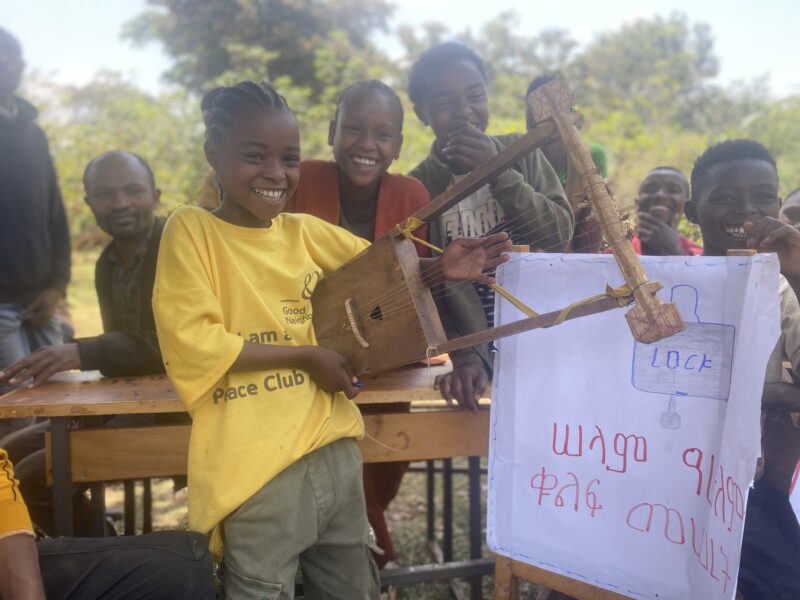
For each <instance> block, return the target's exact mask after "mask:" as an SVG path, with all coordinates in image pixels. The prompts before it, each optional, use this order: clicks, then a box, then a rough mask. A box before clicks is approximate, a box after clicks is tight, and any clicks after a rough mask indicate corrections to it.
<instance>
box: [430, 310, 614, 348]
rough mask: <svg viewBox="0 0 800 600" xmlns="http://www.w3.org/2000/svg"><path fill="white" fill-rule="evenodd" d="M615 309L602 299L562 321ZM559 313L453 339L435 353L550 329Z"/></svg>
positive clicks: (572, 311)
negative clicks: (534, 330) (535, 330)
mask: <svg viewBox="0 0 800 600" xmlns="http://www.w3.org/2000/svg"><path fill="white" fill-rule="evenodd" d="M615 308H620V306H619V302H618V300H617V299H616V298H611V297H603V298H600V299H598V300H592V301H591V302H587V303H586V304H581V305H578V306H576V307H575V308H573V309H572V310H571V311H570V312H569V313H568V314H567V316H566V317H565V318H564V320H565V321H569V320H571V319H577V318H578V317H585V316H589V315H594V314H597V313H600V312H605V311H608V310H613V309H615ZM561 312H562V311H561V310H554V311H553V312H549V313H545V314H543V315H539V316H536V317H526V318H524V319H520V320H519V321H514V322H512V323H506V324H505V325H498V326H497V327H490V328H488V329H482V330H481V331H477V332H475V333H471V334H469V335H465V336H463V337H460V338H455V339H453V340H450V341H448V342H445V343H444V344H440V345H439V346H437V347H436V351H437V352H453V351H454V350H459V349H461V348H469V347H471V346H475V345H476V344H485V343H486V342H491V341H494V340H498V339H500V338H504V337H507V336H509V335H516V334H518V333H522V332H524V331H531V330H533V329H543V328H545V327H552V326H553V325H554V324H555V322H556V321H557V320H558V318H559V317H560V316H561Z"/></svg>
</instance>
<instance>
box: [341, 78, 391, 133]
mask: <svg viewBox="0 0 800 600" xmlns="http://www.w3.org/2000/svg"><path fill="white" fill-rule="evenodd" d="M367 90H369V91H373V92H378V93H379V94H383V96H384V97H385V98H386V99H387V100H388V101H389V102H390V103H391V104H393V105H394V109H395V110H396V111H397V114H398V115H400V120H399V122H398V126H399V127H400V130H401V131H402V130H403V117H404V114H405V113H404V111H403V102H402V101H401V100H400V96H398V95H397V93H396V92H395V91H394V90H393V89H392V88H390V87H389V86H388V85H386V84H385V83H383V82H382V81H378V80H377V79H368V80H365V81H358V82H356V83H354V84H353V85H351V86H348V87H346V88H345V89H344V90H342V92H341V93H340V94H339V98H338V99H337V100H336V113H335V114H334V116H333V120H334V121H338V120H339V112H340V111H341V110H342V106H344V105H345V103H346V102H347V101H348V100H350V98H352V97H353V96H355V95H357V94H359V93H361V92H363V91H367Z"/></svg>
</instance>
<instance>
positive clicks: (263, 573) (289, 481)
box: [222, 453, 317, 600]
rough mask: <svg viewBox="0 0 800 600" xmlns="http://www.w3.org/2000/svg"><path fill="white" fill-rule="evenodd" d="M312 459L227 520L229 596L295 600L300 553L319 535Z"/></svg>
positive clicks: (272, 483)
mask: <svg viewBox="0 0 800 600" xmlns="http://www.w3.org/2000/svg"><path fill="white" fill-rule="evenodd" d="M314 454H315V453H312V454H311V455H310V456H312V457H313V456H314ZM308 459H309V456H305V457H303V458H301V459H300V460H298V461H297V462H295V463H293V464H292V465H289V466H288V467H287V468H286V469H284V470H283V471H282V472H281V473H279V474H278V476H277V477H275V478H274V479H273V480H272V481H270V482H269V483H267V484H266V485H265V486H264V487H263V488H261V489H260V490H259V491H258V492H256V493H255V494H254V495H253V496H251V497H250V498H249V499H248V500H247V502H245V503H244V504H243V505H242V506H240V507H239V508H238V509H236V510H235V511H234V512H233V513H232V514H231V515H230V516H229V517H228V518H227V519H225V521H224V523H223V528H224V543H225V546H224V552H225V559H224V566H223V576H222V578H223V585H224V587H225V598H226V599H227V600H251V599H253V600H255V599H262V598H267V599H268V600H291V599H292V598H294V582H295V576H296V574H297V565H298V557H299V555H300V553H301V552H302V551H303V550H305V549H306V548H309V547H311V546H312V545H313V544H314V542H315V541H316V539H317V517H316V512H317V508H316V504H315V501H314V494H313V490H314V487H315V486H314V485H312V482H311V481H309V473H308V468H307V464H306V463H307V462H308ZM314 483H316V482H314Z"/></svg>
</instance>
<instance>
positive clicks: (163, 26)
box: [124, 0, 391, 94]
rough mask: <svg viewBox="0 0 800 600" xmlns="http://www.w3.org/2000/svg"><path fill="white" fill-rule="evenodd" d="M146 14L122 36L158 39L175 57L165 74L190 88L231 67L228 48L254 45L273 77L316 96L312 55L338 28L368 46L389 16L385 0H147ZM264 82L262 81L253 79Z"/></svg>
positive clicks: (354, 41)
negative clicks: (266, 54) (265, 55)
mask: <svg viewBox="0 0 800 600" xmlns="http://www.w3.org/2000/svg"><path fill="white" fill-rule="evenodd" d="M149 4H150V5H151V6H152V8H151V9H149V10H147V11H146V12H145V13H144V14H142V15H140V16H139V17H137V18H135V19H134V20H133V21H131V22H130V23H128V25H127V26H126V28H125V33H124V35H125V36H127V37H128V38H129V39H132V40H134V41H136V42H148V41H158V42H160V43H161V44H163V46H164V48H165V49H166V51H167V53H168V54H170V55H171V56H172V57H173V58H174V59H175V65H174V67H172V68H171V69H170V70H169V71H168V72H167V74H166V77H167V78H168V79H169V80H171V81H174V82H177V83H180V84H181V85H183V86H185V87H186V88H188V89H190V90H193V91H201V90H203V89H204V88H205V87H206V84H207V82H208V81H210V80H213V79H215V78H217V77H219V76H220V75H222V74H223V73H226V72H229V71H232V70H235V69H236V64H235V57H234V56H233V55H232V49H233V48H234V47H235V45H238V46H240V47H247V48H261V49H263V50H266V51H268V52H269V53H270V54H269V57H268V60H267V62H266V64H264V65H263V69H264V72H266V71H267V70H268V71H269V73H270V74H271V75H272V77H275V78H277V77H280V76H288V77H291V79H292V81H293V82H294V83H295V84H297V85H300V86H303V87H310V88H311V89H312V90H313V91H314V93H315V94H318V93H319V92H320V91H321V90H320V88H319V86H318V81H317V78H316V76H317V68H316V67H315V64H314V63H315V59H316V50H317V49H318V48H319V47H320V46H322V45H324V44H325V43H326V41H328V40H329V39H330V37H331V36H332V35H333V34H334V32H337V31H344V32H346V34H347V38H348V40H349V43H350V44H352V45H353V46H354V47H356V48H359V49H362V50H366V49H369V48H370V47H371V46H370V42H369V35H370V34H371V33H372V32H374V31H376V30H381V29H384V28H385V26H386V20H387V19H388V17H389V16H390V14H391V7H390V5H389V4H388V3H387V2H386V1H385V0H359V1H358V2H356V1H355V0H329V1H323V0H205V1H203V2H187V1H186V0H149ZM259 79H263V77H259Z"/></svg>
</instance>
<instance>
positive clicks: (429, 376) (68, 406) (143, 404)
mask: <svg viewBox="0 0 800 600" xmlns="http://www.w3.org/2000/svg"><path fill="white" fill-rule="evenodd" d="M449 371H450V365H441V366H436V367H430V368H427V367H424V366H416V365H413V366H410V367H407V368H403V369H397V370H395V371H392V372H389V373H384V374H381V375H378V376H377V377H374V378H364V380H363V381H364V388H363V390H362V391H361V393H360V394H359V395H358V396H357V397H356V403H357V404H383V403H388V402H413V401H416V400H424V401H428V402H430V401H434V400H437V399H438V398H439V393H438V392H437V391H434V390H433V389H432V384H433V381H434V380H435V378H436V376H437V375H442V374H444V373H447V372H449ZM487 394H488V390H487ZM487 397H488V396H487ZM184 411H185V409H184V406H183V404H182V403H181V401H180V400H179V399H178V397H177V395H176V394H175V390H174V389H173V387H172V384H171V383H170V381H169V379H168V378H167V376H166V375H147V376H142V377H126V378H114V377H102V376H101V375H100V373H98V372H97V371H91V372H87V373H62V374H60V375H57V376H56V377H53V378H52V380H51V381H48V382H47V383H45V384H43V385H42V386H40V387H38V388H33V389H28V388H19V389H16V390H13V391H11V392H9V393H7V394H4V395H3V396H0V419H12V418H17V417H69V416H75V417H78V416H87V415H118V414H131V413H133V414H137V413H168V412H184Z"/></svg>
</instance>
